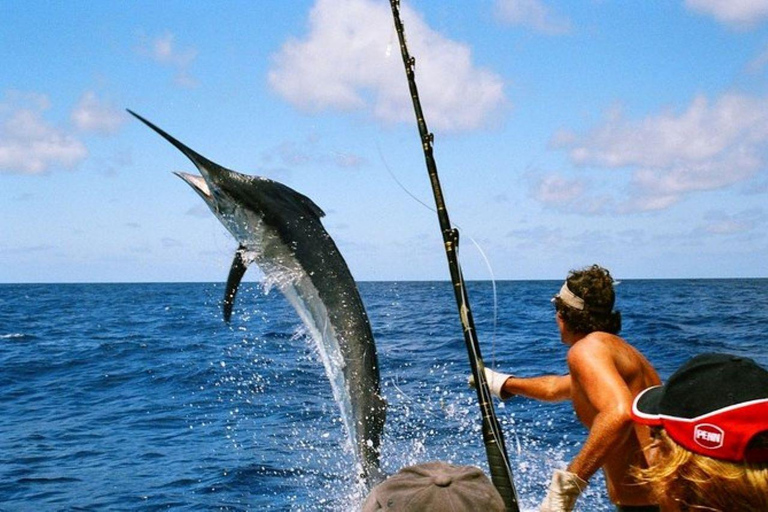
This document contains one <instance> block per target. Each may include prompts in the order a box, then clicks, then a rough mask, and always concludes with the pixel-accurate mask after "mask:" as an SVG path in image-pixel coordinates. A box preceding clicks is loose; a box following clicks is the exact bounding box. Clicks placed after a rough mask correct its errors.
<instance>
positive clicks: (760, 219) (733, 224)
mask: <svg viewBox="0 0 768 512" xmlns="http://www.w3.org/2000/svg"><path fill="white" fill-rule="evenodd" d="M765 217H766V216H765V213H764V212H763V210H761V209H757V208H753V209H750V210H744V211H742V212H738V213H734V214H728V213H725V212H723V211H719V210H718V211H710V212H707V214H706V215H705V217H704V221H705V224H704V226H703V230H704V231H705V232H706V233H709V234H713V235H734V234H739V233H746V232H750V231H752V230H754V229H755V227H757V226H758V225H764V224H765Z"/></svg>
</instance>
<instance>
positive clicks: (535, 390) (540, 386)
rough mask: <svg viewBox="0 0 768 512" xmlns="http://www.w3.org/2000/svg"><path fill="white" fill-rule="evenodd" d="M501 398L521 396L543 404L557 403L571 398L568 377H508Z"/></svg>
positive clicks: (569, 377) (569, 379) (569, 378)
mask: <svg viewBox="0 0 768 512" xmlns="http://www.w3.org/2000/svg"><path fill="white" fill-rule="evenodd" d="M501 391H502V394H501V396H502V397H504V398H508V397H510V396H512V395H522V396H526V397H528V398H534V399H536V400H542V401H545V402H559V401H562V400H568V399H570V398H571V376H570V375H543V376H541V377H515V376H511V377H509V378H508V379H507V380H506V381H505V382H504V385H503V386H502V388H501Z"/></svg>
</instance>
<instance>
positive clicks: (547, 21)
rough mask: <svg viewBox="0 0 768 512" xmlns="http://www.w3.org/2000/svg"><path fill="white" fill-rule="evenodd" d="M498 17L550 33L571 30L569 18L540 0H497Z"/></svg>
mask: <svg viewBox="0 0 768 512" xmlns="http://www.w3.org/2000/svg"><path fill="white" fill-rule="evenodd" d="M494 10H495V13H496V18H497V19H498V20H500V21H501V22H502V23H506V24H509V25H522V26H525V27H530V28H532V29H534V30H536V31H538V32H542V33H544V34H549V35H559V34H567V33H568V32H570V31H571V23H570V21H569V20H568V19H566V18H563V17H561V16H558V15H556V14H555V13H553V12H552V11H551V10H550V9H549V7H547V6H546V5H545V4H544V3H543V2H541V1H540V0H496V3H495V7H494Z"/></svg>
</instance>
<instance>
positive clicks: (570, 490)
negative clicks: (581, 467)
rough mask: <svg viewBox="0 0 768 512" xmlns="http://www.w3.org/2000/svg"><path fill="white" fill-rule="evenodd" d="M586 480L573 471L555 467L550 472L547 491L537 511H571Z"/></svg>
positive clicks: (585, 484)
mask: <svg viewBox="0 0 768 512" xmlns="http://www.w3.org/2000/svg"><path fill="white" fill-rule="evenodd" d="M586 488H587V482H585V481H584V480H582V479H581V478H579V476H578V475H577V474H575V473H570V472H568V471H561V470H559V469H556V470H555V472H554V473H553V474H552V482H550V484H549V492H548V493H547V497H546V498H544V501H542V502H541V505H540V506H539V512H571V511H572V510H573V507H574V505H575V504H576V499H577V498H578V497H579V494H581V492H582V491H583V490H584V489H586Z"/></svg>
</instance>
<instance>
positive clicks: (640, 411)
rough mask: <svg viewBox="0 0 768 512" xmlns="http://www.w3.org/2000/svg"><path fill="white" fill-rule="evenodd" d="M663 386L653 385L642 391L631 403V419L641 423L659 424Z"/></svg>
mask: <svg viewBox="0 0 768 512" xmlns="http://www.w3.org/2000/svg"><path fill="white" fill-rule="evenodd" d="M663 397H664V386H654V387H652V388H648V389H646V390H644V391H642V392H641V393H640V394H639V395H637V396H636V397H635V401H634V402H633V403H632V419H633V420H635V421H636V422H637V423H641V424H643V425H651V426H660V425H661V415H660V414H659V410H660V405H661V399H662V398H663Z"/></svg>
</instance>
